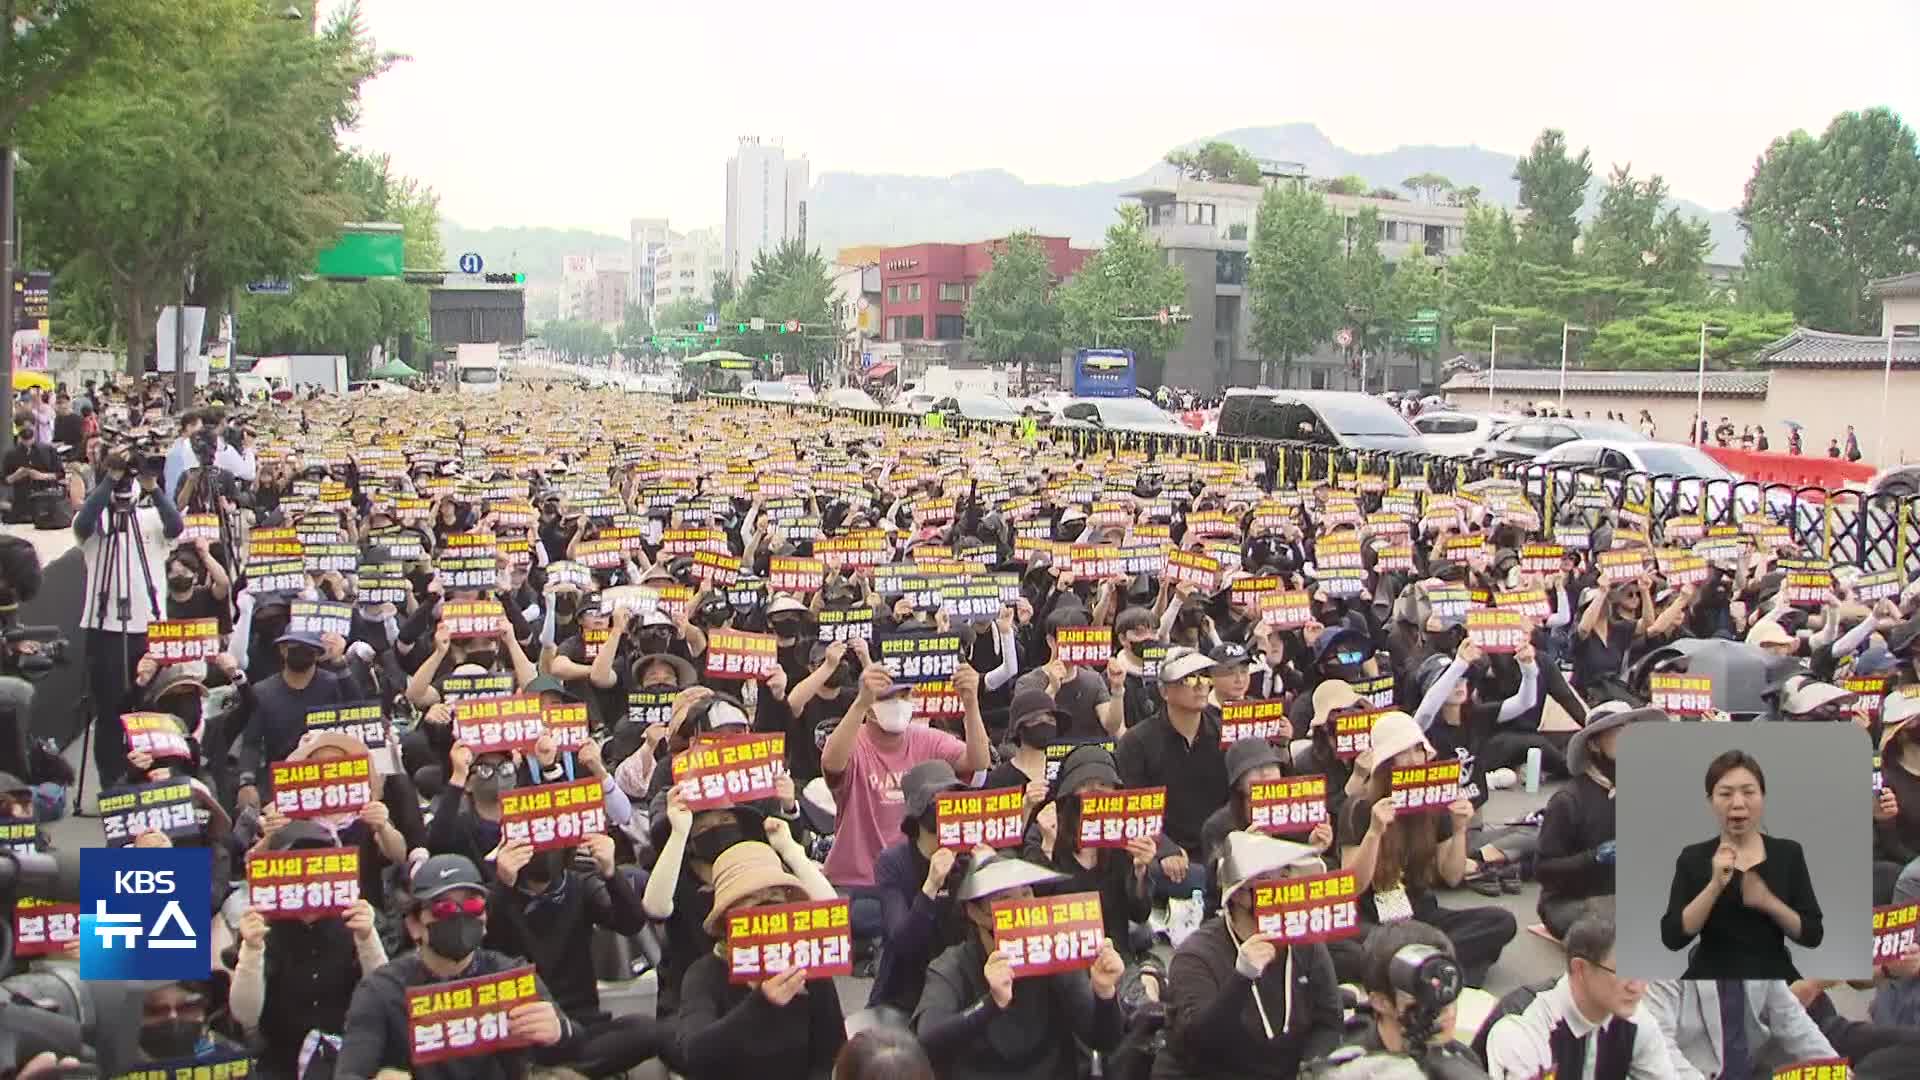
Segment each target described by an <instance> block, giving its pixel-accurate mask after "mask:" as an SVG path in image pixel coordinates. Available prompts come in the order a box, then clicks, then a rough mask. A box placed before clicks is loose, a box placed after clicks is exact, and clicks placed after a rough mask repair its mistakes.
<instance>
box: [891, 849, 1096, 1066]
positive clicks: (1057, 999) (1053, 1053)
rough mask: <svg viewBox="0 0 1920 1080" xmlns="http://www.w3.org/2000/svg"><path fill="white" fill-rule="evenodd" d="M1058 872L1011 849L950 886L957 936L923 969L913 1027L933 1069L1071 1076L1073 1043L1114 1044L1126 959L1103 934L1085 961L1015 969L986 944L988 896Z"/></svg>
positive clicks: (1040, 882) (1029, 889)
mask: <svg viewBox="0 0 1920 1080" xmlns="http://www.w3.org/2000/svg"><path fill="white" fill-rule="evenodd" d="M1059 880H1060V875H1058V874H1055V873H1054V872H1052V871H1050V870H1047V869H1045V868H1044V867H1040V866H1036V865H1034V864H1032V863H1030V862H1026V861H1023V860H1021V859H1015V858H1009V857H1007V856H994V857H991V858H982V859H978V860H975V862H974V864H973V867H972V869H971V870H970V871H969V872H968V874H967V876H966V879H965V880H964V881H962V882H961V883H960V885H959V887H958V888H957V889H956V890H955V892H954V899H955V901H956V902H957V903H958V905H959V910H958V917H959V918H958V921H959V922H960V924H961V925H960V936H961V940H960V942H959V943H958V944H956V945H953V946H950V947H949V948H948V949H947V950H946V951H945V952H943V953H941V954H940V956H939V958H938V959H936V960H935V961H934V962H933V965H932V966H931V967H930V968H928V970H927V982H926V988H925V989H924V990H923V991H922V992H921V994H920V1002H919V1004H918V1006H917V1007H916V1008H915V1009H914V1013H913V1022H912V1023H913V1030H914V1033H915V1034H916V1035H918V1036H919V1037H920V1045H922V1046H924V1047H925V1048H926V1051H927V1057H928V1059H929V1060H931V1061H932V1062H933V1065H934V1068H935V1070H937V1071H938V1072H939V1074H940V1075H941V1076H943V1077H947V1078H950V1080H985V1078H988V1077H993V1078H997V1080H1006V1078H1018V1080H1071V1078H1073V1077H1076V1076H1079V1075H1080V1073H1081V1067H1082V1062H1081V1047H1082V1046H1084V1047H1085V1048H1086V1049H1088V1050H1092V1051H1094V1052H1096V1053H1106V1052H1109V1051H1111V1050H1113V1049H1114V1048H1115V1047H1116V1046H1118V1045H1119V1042H1120V1036H1121V1017H1120V1002H1119V994H1118V990H1119V984H1120V977H1121V976H1122V975H1123V974H1125V973H1126V962H1125V961H1124V960H1122V959H1121V957H1120V954H1119V953H1118V952H1117V951H1115V949H1114V946H1113V942H1112V941H1103V942H1102V943H1101V946H1100V952H1099V954H1098V956H1097V957H1096V958H1095V959H1094V962H1093V966H1092V968H1091V969H1089V970H1088V971H1085V972H1081V971H1063V972H1059V973H1056V974H1052V975H1030V976H1027V977H1025V978H1021V979H1015V978H1014V973H1013V968H1012V965H1011V964H1009V963H1008V961H1007V957H1006V954H1005V953H1002V952H1000V951H999V950H997V949H996V948H995V947H994V941H993V905H994V904H995V903H998V902H1005V901H1009V900H1024V899H1028V898H1031V897H1032V896H1033V895H1034V893H1035V890H1036V889H1037V888H1040V887H1044V886H1049V885H1053V884H1056V883H1057V882H1058V881H1059Z"/></svg>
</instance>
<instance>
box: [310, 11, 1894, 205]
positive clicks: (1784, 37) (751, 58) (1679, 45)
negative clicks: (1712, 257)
mask: <svg viewBox="0 0 1920 1080" xmlns="http://www.w3.org/2000/svg"><path fill="white" fill-rule="evenodd" d="M322 2H323V5H324V7H323V10H333V9H335V8H338V7H339V6H341V4H342V3H343V0H322ZM363 11H364V13H365V17H366V21H367V24H368V26H369V28H370V29H371V30H372V32H373V33H374V35H375V36H376V38H377V39H378V40H379V43H380V44H381V46H382V47H384V48H387V49H389V50H393V51H397V52H401V53H405V54H407V55H408V56H409V57H410V58H411V59H410V60H408V61H406V62H404V63H402V64H400V65H399V66H398V67H396V68H395V69H394V70H393V71H392V72H390V73H389V74H387V75H385V76H384V77H382V78H381V79H379V80H378V81H376V82H375V83H374V84H372V86H371V87H370V88H369V89H368V91H367V93H366V96H365V103H364V104H365V116H364V119H363V121H362V123H361V126H360V129H359V130H358V132H357V133H356V134H355V136H354V138H355V141H357V142H358V143H359V144H360V145H362V146H365V147H368V148H371V149H375V150H379V151H383V152H386V153H388V154H391V155H392V157H393V159H394V162H395V164H396V165H397V166H398V167H399V168H400V169H401V170H402V171H404V172H406V173H408V174H410V175H412V176H415V177H418V178H420V179H422V180H424V181H426V182H427V183H428V184H430V185H432V186H433V187H434V188H435V189H436V190H437V191H438V192H439V193H440V195H441V207H442V211H443V213H444V214H445V216H447V217H448V218H450V219H452V220H455V221H458V222H460V223H462V224H466V225H476V226H485V225H553V226H583V227H588V228H593V229H597V230H602V231H608V232H612V233H615V234H616V235H622V236H624V235H626V223H627V220H628V219H629V218H632V217H639V216H663V215H664V216H667V217H669V218H671V219H672V220H673V223H674V225H675V226H676V227H680V228H684V227H691V226H702V225H711V224H718V223H719V222H720V220H721V216H722V209H721V206H722V203H723V201H724V194H725V163H726V159H727V157H728V155H729V153H730V152H731V150H732V147H733V146H734V144H735V142H736V137H737V136H740V135H761V136H764V137H773V136H784V138H785V142H786V146H787V148H788V150H789V151H790V152H805V153H806V155H807V156H808V158H809V159H810V160H811V162H812V170H813V176H814V178H815V180H816V181H817V180H818V178H819V177H820V175H821V174H822V173H824V172H831V171H854V172H868V173H878V172H891V173H910V174H921V175H947V174H950V173H954V172H960V171H965V170H970V169H980V168H992V167H998V168H1003V169H1006V170H1008V171H1009V172H1012V173H1014V174H1016V175H1018V176H1020V177H1022V178H1024V179H1026V180H1029V181H1035V182H1050V183H1080V182H1085V181H1089V180H1103V179H1117V178H1121V177H1126V176H1132V175H1135V174H1136V173H1138V172H1139V171H1141V170H1142V169H1143V168H1145V167H1146V166H1148V165H1150V164H1151V163H1153V162H1154V161H1155V160H1156V159H1157V158H1158V157H1159V156H1160V155H1161V154H1162V153H1164V152H1165V151H1166V150H1167V149H1169V148H1170V147H1172V146H1174V145H1176V144H1178V143H1181V142H1184V141H1186V140H1189V139H1193V138H1198V137H1201V136H1204V135H1209V134H1213V133H1216V132H1220V131H1225V130H1228V129H1230V128H1236V127H1247V126H1257V125H1267V124H1280V123H1287V122H1294V121H1305V122H1311V123H1314V124H1317V125H1318V126H1319V127H1320V129H1321V130H1322V131H1323V132H1325V133H1326V134H1327V136H1328V137H1329V138H1330V139H1332V140H1333V142H1334V143H1335V144H1337V145H1339V146H1342V147H1345V148H1346V149H1349V150H1354V151H1361V152H1377V151H1382V150H1389V149H1392V148H1393V147H1395V146H1400V145H1407V144H1415V145H1417V144H1448V145H1451V144H1477V145H1480V146H1483V147H1487V148H1489V149H1495V150H1501V151H1505V152H1508V153H1516V154H1518V153H1524V152H1525V151H1526V148H1527V146H1528V144H1529V143H1530V142H1531V141H1532V139H1533V136H1534V135H1535V134H1536V133H1537V132H1538V131H1539V130H1540V129H1541V128H1542V127H1545V126H1549V125H1551V126H1556V127H1561V128H1564V129H1566V131H1567V132H1568V135H1569V138H1570V139H1571V141H1572V142H1573V144H1574V145H1575V146H1583V145H1584V146H1590V147H1591V148H1592V150H1593V155H1594V160H1595V165H1596V168H1595V172H1596V173H1597V174H1604V172H1605V170H1606V167H1607V165H1608V164H1610V163H1615V162H1618V163H1626V162H1631V163H1632V164H1633V165H1634V166H1635V169H1636V171H1637V172H1648V171H1658V172H1660V173H1662V174H1664V175H1665V176H1666V177H1667V179H1668V182H1669V184H1670V186H1671V188H1672V190H1673V191H1674V193H1675V194H1677V195H1680V196H1682V197H1685V198H1689V199H1692V200H1694V201H1696V202H1699V203H1702V204H1704V205H1707V206H1710V207H1729V206H1732V205H1734V204H1735V203H1737V202H1738V201H1739V199H1740V194H1741V188H1742V185H1743V184H1744V183H1745V182H1746V179H1747V177H1748V175H1749V174H1750V173H1751V171H1752V167H1753V161H1754V159H1755V158H1756V157H1757V156H1758V155H1759V154H1760V153H1761V151H1763V150H1764V149H1765V148H1766V145H1767V143H1768V141H1769V140H1771V139H1772V138H1773V137H1775V136H1776V135H1780V134H1783V133H1785V132H1788V131H1791V130H1792V129H1794V128H1807V129H1808V130H1811V131H1814V132H1818V131H1819V130H1821V129H1822V128H1824V127H1825V125H1826V123H1827V121H1828V120H1829V119H1830V118H1831V117H1832V116H1833V114H1834V113H1836V112H1839V111H1842V110H1845V109H1855V108H1862V107H1866V106H1870V105H1889V106H1892V107H1893V108H1895V109H1896V110H1898V111H1899V112H1901V113H1902V114H1903V115H1904V116H1906V117H1907V118H1908V119H1909V122H1912V121H1913V120H1915V119H1916V118H1920V75H1916V74H1915V71H1914V68H1913V66H1912V63H1911V58H1910V57H1905V56H1902V55H1901V52H1900V50H1899V49H1897V48H1896V46H1900V48H1910V47H1911V46H1912V45H1913V44H1914V43H1915V42H1920V2H1917V0H1880V2H1876V0H1824V2H1822V3H1819V4H1812V5H1809V4H1805V3H1803V2H1798V0H1795V2H1781V0H1757V2H1755V0H1748V2H1744V3H1720V2H1706V0H1701V2H1695V0H1661V2H1658V3H1650V2H1644V0H1620V2H1616V3H1613V4H1607V5H1596V4H1592V3H1581V4H1569V5H1560V4H1540V3H1538V2H1533V3H1507V2H1490V0H1471V2H1469V3H1466V4H1453V5H1449V4H1439V3H1433V2H1431V0H1428V2H1424V3H1401V2H1399V0H1372V2H1371V3H1364V4H1301V3H1295V2H1292V0H1267V2H1264V3H1257V2H1256V3H1238V2H1217V3H1211V4H1204V5H1200V6H1198V7H1194V8H1189V7H1186V6H1185V5H1183V4H1175V3H1151V4H1147V3H1138V2H1136V0H1107V2H1104V3H1098V4H1095V3H1088V2H1082V0H1024V2H1019V3H1014V2H1005V0H968V2H966V3H961V4H952V3H947V4H937V3H918V2H909V3H897V4H889V3H831V4H793V3H771V2H762V0H753V2H733V0H707V2H704V3H703V2H691V3H688V2H679V3H675V2H671V0H545V2H544V3H528V2H526V0H512V2H509V0H363Z"/></svg>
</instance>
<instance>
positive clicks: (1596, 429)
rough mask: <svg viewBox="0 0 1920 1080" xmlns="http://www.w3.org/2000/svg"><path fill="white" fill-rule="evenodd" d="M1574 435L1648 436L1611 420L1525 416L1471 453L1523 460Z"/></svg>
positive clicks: (1643, 438) (1624, 439) (1622, 439)
mask: <svg viewBox="0 0 1920 1080" xmlns="http://www.w3.org/2000/svg"><path fill="white" fill-rule="evenodd" d="M1575 439H1604V440H1612V441H1615V442H1629V443H1641V442H1645V441H1646V436H1644V435H1642V434H1640V433H1639V432H1637V431H1635V430H1633V429H1632V428H1630V427H1628V426H1627V425H1625V424H1621V423H1616V422H1614V421H1611V420H1562V419H1554V418H1551V417H1542V418H1538V419H1536V418H1532V417H1523V418H1521V419H1519V420H1515V421H1514V422H1513V423H1510V424H1507V425H1506V426H1504V427H1502V428H1501V429H1500V430H1499V431H1497V432H1495V433H1494V434H1493V435H1491V436H1489V437H1488V438H1487V439H1486V441H1484V442H1482V443H1481V444H1480V445H1478V446H1476V447H1474V448H1473V451H1472V453H1473V456H1474V457H1475V458H1478V459H1479V460H1481V461H1524V460H1528V459H1531V458H1535V457H1538V456H1539V455H1540V454H1542V453H1544V452H1546V451H1548V450H1551V449H1553V448H1554V447H1556V446H1559V445H1560V444H1562V443H1570V442H1572V441H1574V440H1575Z"/></svg>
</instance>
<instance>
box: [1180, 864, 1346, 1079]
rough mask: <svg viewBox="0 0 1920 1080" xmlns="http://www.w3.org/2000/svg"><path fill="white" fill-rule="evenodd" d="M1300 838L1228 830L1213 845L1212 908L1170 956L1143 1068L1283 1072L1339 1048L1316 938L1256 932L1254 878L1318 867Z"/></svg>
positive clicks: (1185, 1075)
mask: <svg viewBox="0 0 1920 1080" xmlns="http://www.w3.org/2000/svg"><path fill="white" fill-rule="evenodd" d="M1325 870H1326V867H1325V866H1324V865H1323V864H1322V862H1321V860H1320V858H1319V853H1318V852H1317V851H1316V850H1315V849H1313V848H1311V847H1308V846H1305V845H1302V844H1296V843H1292V842H1290V841H1287V840H1281V839H1278V838H1275V837H1271V836H1262V835H1259V834H1257V833H1250V832H1236V833H1233V834H1231V835H1229V836H1228V837H1227V838H1226V842H1225V843H1224V844H1223V845H1222V851H1221V858H1220V861H1219V867H1218V871H1219V872H1218V879H1219V882H1220V887H1221V892H1222V894H1223V895H1222V900H1221V907H1220V912H1219V914H1217V915H1215V916H1213V917H1212V918H1210V919H1208V920H1207V921H1205V922H1203V923H1201V924H1200V928H1199V929H1198V930H1195V931H1194V932H1193V935H1192V936H1191V937H1189V938H1187V940H1186V941H1185V942H1184V943H1182V944H1181V946H1180V948H1179V950H1178V951H1176V952H1175V953H1174V954H1173V962H1172V964H1171V965H1170V967H1169V969H1168V979H1167V989H1168V997H1167V1044H1166V1046H1165V1048H1163V1049H1162V1050H1161V1051H1160V1056H1159V1060H1158V1061H1157V1062H1156V1063H1155V1066H1154V1071H1153V1075H1154V1076H1155V1077H1157V1078H1165V1080H1201V1078H1204V1077H1216V1076H1234V1077H1269V1078H1273V1080H1287V1078H1290V1077H1293V1076H1295V1075H1297V1074H1298V1070H1299V1067H1300V1065H1301V1064H1302V1063H1303V1062H1307V1061H1311V1060H1313V1059H1315V1058H1319V1057H1323V1056H1325V1055H1327V1054H1330V1053H1332V1052H1333V1051H1334V1050H1336V1049H1338V1047H1339V1046H1340V1041H1341V1037H1342V1035H1343V1033H1344V1031H1345V1024H1344V1017H1343V1014H1342V1006H1341V996H1340V982H1339V978H1338V977H1337V976H1336V975H1335V973H1334V966H1333V958H1332V956H1331V955H1329V953H1328V951H1327V947H1326V946H1325V945H1296V946H1292V947H1288V946H1285V945H1280V944H1277V943H1276V942H1274V941H1273V940H1272V939H1271V938H1270V937H1268V936H1267V935H1264V934H1262V933H1261V932H1260V927H1259V923H1258V920H1257V919H1256V918H1255V914H1254V896H1255V894H1256V892H1257V891H1258V887H1259V886H1260V885H1262V884H1264V883H1271V882H1278V881H1283V880H1285V879H1286V878H1289V877H1294V876H1299V875H1303V874H1318V873H1323V872H1325Z"/></svg>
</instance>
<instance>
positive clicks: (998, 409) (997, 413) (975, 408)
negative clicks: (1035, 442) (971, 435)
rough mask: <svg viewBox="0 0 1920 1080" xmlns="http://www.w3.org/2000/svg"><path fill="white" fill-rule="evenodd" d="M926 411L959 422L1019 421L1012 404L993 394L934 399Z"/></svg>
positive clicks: (958, 395)
mask: <svg viewBox="0 0 1920 1080" xmlns="http://www.w3.org/2000/svg"><path fill="white" fill-rule="evenodd" d="M927 411H928V412H937V413H943V414H945V415H946V416H949V417H953V418H957V419H960V420H1018V419H1020V410H1019V409H1016V408H1014V407H1013V403H1012V402H1010V401H1008V400H1007V399H1006V398H1003V397H997V396H995V395H993V394H949V395H947V396H946V397H942V398H936V399H934V401H933V404H932V406H931V407H930V408H929V409H928V410H927Z"/></svg>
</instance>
